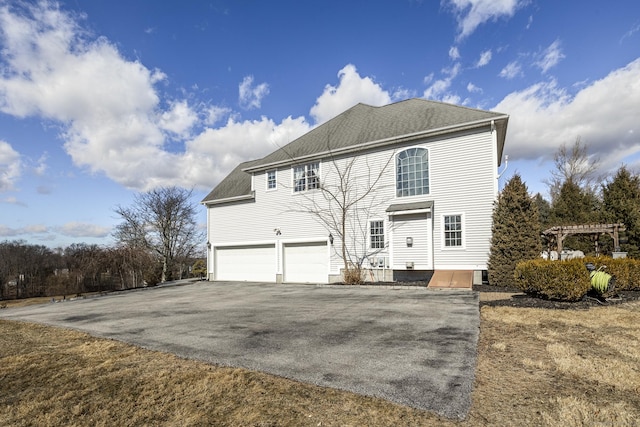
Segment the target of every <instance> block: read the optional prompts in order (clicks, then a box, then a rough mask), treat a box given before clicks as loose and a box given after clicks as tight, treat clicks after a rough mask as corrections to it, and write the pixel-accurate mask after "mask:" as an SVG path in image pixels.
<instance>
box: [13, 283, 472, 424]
mask: <svg viewBox="0 0 640 427" xmlns="http://www.w3.org/2000/svg"><path fill="white" fill-rule="evenodd" d="M0 317H2V318H7V319H16V320H23V321H29V322H37V323H44V324H48V325H54V326H62V327H66V328H71V329H76V330H81V331H85V332H88V333H90V334H92V335H95V336H99V337H105V338H111V339H116V340H120V341H124V342H128V343H132V344H135V345H138V346H141V347H144V348H148V349H153V350H159V351H165V352H170V353H174V354H177V355H179V356H181V357H185V358H191V359H197V360H202V361H205V362H210V363H214V364H218V365H224V366H234V367H243V368H248V369H254V370H258V371H262V372H267V373H270V374H275V375H278V376H282V377H285V378H291V379H295V380H298V381H303V382H307V383H312V384H317V385H321V386H327V387H333V388H337V389H342V390H348V391H352V392H355V393H359V394H364V395H369V396H375V397H380V398H383V399H387V400H390V401H392V402H396V403H400V404H403V405H407V406H411V407H415V408H419V409H425V410H430V411H434V412H437V413H439V414H441V415H443V416H446V417H450V418H464V417H465V416H466V415H467V413H468V411H469V408H470V406H471V391H472V388H473V383H474V373H475V365H476V348H477V341H478V333H479V322H480V321H479V310H478V295H477V293H476V292H473V291H469V290H429V289H424V288H416V289H389V288H376V287H343V286H314V285H275V284H263V283H236V282H233V283H232V282H216V283H209V282H198V283H194V284H190V285H186V286H168V287H159V288H149V289H144V290H139V291H127V292H118V293H112V294H109V295H106V296H101V297H95V298H87V299H78V300H74V301H66V302H63V303H55V304H44V305H39V306H30V307H23V308H14V309H5V310H2V311H0Z"/></svg>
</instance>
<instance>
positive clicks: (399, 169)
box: [396, 147, 429, 197]
mask: <svg viewBox="0 0 640 427" xmlns="http://www.w3.org/2000/svg"><path fill="white" fill-rule="evenodd" d="M421 194H429V153H428V151H427V149H426V148H420V147H413V148H408V149H406V150H404V151H401V152H399V153H398V154H397V155H396V197H407V196H419V195H421Z"/></svg>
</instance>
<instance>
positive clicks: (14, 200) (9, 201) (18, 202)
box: [0, 196, 27, 208]
mask: <svg viewBox="0 0 640 427" xmlns="http://www.w3.org/2000/svg"><path fill="white" fill-rule="evenodd" d="M0 203H6V204H8V205H16V206H22V207H25V208H26V207H27V204H26V203H25V202H23V201H21V200H18V199H17V198H16V197H14V196H11V197H7V198H6V199H2V200H0Z"/></svg>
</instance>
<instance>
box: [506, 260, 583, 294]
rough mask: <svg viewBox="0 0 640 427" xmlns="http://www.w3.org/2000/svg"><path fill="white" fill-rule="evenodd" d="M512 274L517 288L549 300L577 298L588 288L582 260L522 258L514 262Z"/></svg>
mask: <svg viewBox="0 0 640 427" xmlns="http://www.w3.org/2000/svg"><path fill="white" fill-rule="evenodd" d="M514 276H515V277H514V278H515V284H516V286H517V287H518V289H520V290H521V291H523V292H525V293H528V294H533V295H536V296H539V297H542V298H548V299H557V300H562V301H578V300H580V299H582V297H584V296H585V295H586V294H587V292H589V289H590V288H591V282H590V280H589V272H588V271H587V269H586V268H585V264H584V262H583V261H582V260H569V261H547V260H544V259H535V260H531V261H522V262H519V263H518V264H517V265H516V270H515V273H514Z"/></svg>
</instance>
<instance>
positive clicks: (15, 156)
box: [0, 140, 22, 192]
mask: <svg viewBox="0 0 640 427" xmlns="http://www.w3.org/2000/svg"><path fill="white" fill-rule="evenodd" d="M21 171H22V162H21V160H20V153H18V152H17V151H16V150H14V149H13V147H11V145H10V144H9V143H8V142H5V141H2V140H0V192H3V191H9V190H13V188H14V184H15V182H16V181H17V180H18V178H19V177H20V174H21Z"/></svg>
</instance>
